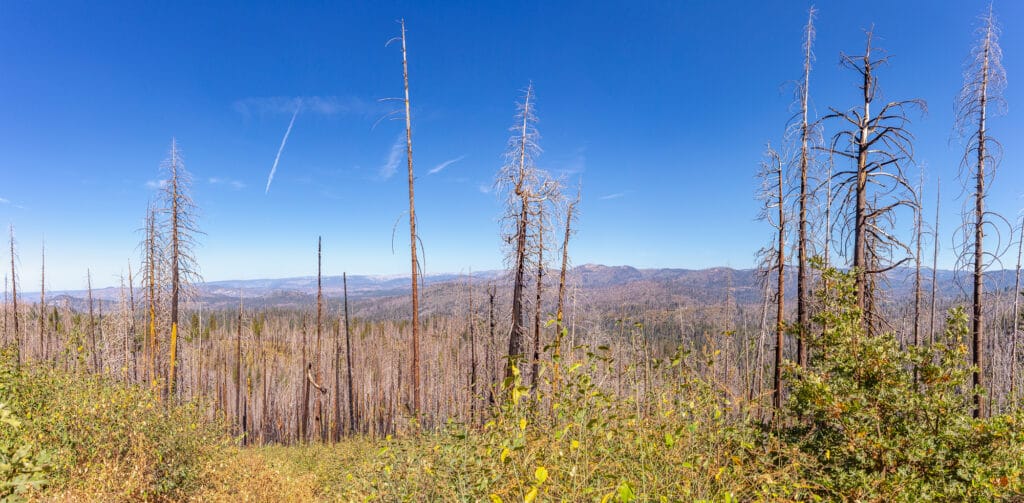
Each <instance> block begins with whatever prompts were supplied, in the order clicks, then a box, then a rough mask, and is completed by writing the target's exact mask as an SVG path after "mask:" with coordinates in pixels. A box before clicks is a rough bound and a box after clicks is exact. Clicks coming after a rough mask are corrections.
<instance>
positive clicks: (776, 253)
mask: <svg viewBox="0 0 1024 503" xmlns="http://www.w3.org/2000/svg"><path fill="white" fill-rule="evenodd" d="M759 177H760V178H761V181H762V190H761V193H760V199H761V200H762V201H763V207H762V213H761V218H762V219H763V220H766V221H767V222H768V223H769V224H770V225H771V226H772V227H773V228H774V229H775V230H776V231H778V234H777V235H776V236H775V237H774V239H773V241H775V242H774V243H773V246H772V247H771V248H772V249H771V250H770V251H769V252H768V253H769V256H768V257H766V262H767V264H770V268H771V269H774V270H775V274H776V279H777V284H776V290H775V306H776V311H775V375H774V388H773V392H772V405H773V407H774V408H775V411H776V413H775V415H774V416H773V417H776V418H777V417H778V411H780V410H781V409H782V360H783V358H782V356H783V350H784V349H785V330H786V317H785V312H786V309H785V304H786V221H787V216H786V200H785V197H786V196H785V192H784V186H785V177H784V173H783V169H782V158H781V156H779V154H778V152H776V151H775V150H774V149H772V147H771V145H769V146H768V148H767V150H766V151H765V160H764V161H762V162H761V170H760V173H759Z"/></svg>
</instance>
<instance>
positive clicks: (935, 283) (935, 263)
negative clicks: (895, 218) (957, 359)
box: [928, 179, 942, 345]
mask: <svg viewBox="0 0 1024 503" xmlns="http://www.w3.org/2000/svg"><path fill="white" fill-rule="evenodd" d="M941 189H942V179H936V180H935V224H934V225H933V227H932V240H933V242H932V292H931V308H930V312H931V319H930V320H928V344H929V345H931V344H933V343H934V342H935V315H936V314H937V313H936V311H935V298H936V296H937V295H936V294H937V293H938V289H939V203H940V201H942V197H941V192H942V190H941Z"/></svg>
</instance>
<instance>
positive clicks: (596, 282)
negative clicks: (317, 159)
mask: <svg viewBox="0 0 1024 503" xmlns="http://www.w3.org/2000/svg"><path fill="white" fill-rule="evenodd" d="M921 274H922V277H923V280H924V284H925V288H926V290H927V289H929V288H930V286H929V284H930V280H931V270H930V269H922V272H921ZM553 276H554V275H549V279H551V278H552V277H553ZM986 276H987V278H988V281H987V283H988V287H989V288H990V289H993V288H994V289H999V290H1002V289H1007V288H1012V287H1013V284H1014V279H1015V278H1014V271H1011V270H1001V271H993V272H990V273H988V274H987V275H986ZM570 277H571V279H572V281H573V282H574V284H575V285H577V286H578V287H579V288H581V289H582V290H583V291H584V292H595V293H601V294H602V295H605V296H607V295H613V294H614V293H615V292H616V291H621V293H620V295H622V296H623V297H631V296H632V297H634V300H637V299H639V298H640V297H645V298H649V297H657V296H662V297H667V298H668V299H672V298H675V299H686V300H689V301H697V300H703V301H706V302H720V301H721V300H722V299H724V298H725V297H726V291H727V290H731V295H732V296H733V298H735V299H736V301H737V302H740V303H754V302H759V301H760V299H761V295H763V287H762V286H760V285H761V283H760V282H759V277H758V272H757V271H756V270H754V269H732V268H728V267H713V268H708V269H676V268H658V269H638V268H635V267H632V266H626V265H622V266H606V265H600V264H584V265H580V266H576V267H574V268H573V269H572V270H571V272H570ZM468 278H469V276H468V275H466V274H455V273H440V274H428V275H426V276H425V277H424V283H425V284H426V285H427V286H428V287H441V286H443V285H445V284H456V283H460V282H465V281H467V280H468ZM472 279H473V282H474V283H476V284H479V283H490V282H498V283H501V282H504V281H507V280H508V276H507V274H506V271H501V270H491V271H474V272H473V275H472ZM937 279H938V285H939V288H938V291H939V293H940V295H942V296H945V297H955V296H958V295H960V294H961V293H962V291H963V290H961V288H960V287H959V286H957V284H956V282H955V273H954V272H953V271H949V270H942V269H940V270H939V271H938V275H937ZM322 284H323V292H324V295H325V296H326V297H329V298H340V297H341V296H342V293H343V288H344V285H343V281H342V277H341V276H324V277H323V278H322ZM888 284H889V286H888V288H889V291H890V292H892V295H894V296H903V295H909V294H910V293H911V292H912V291H913V287H914V270H913V269H912V268H897V269H894V270H892V271H890V272H889V273H888ZM316 287H317V285H316V276H301V277H292V278H276V279H273V278H268V279H248V280H224V281H211V282H206V283H202V284H200V285H198V286H197V287H196V288H197V291H198V298H197V300H198V301H199V302H202V303H203V304H205V305H209V306H218V305H230V304H237V302H238V300H239V297H241V299H242V300H243V301H244V302H245V303H246V305H250V306H262V307H273V306H289V305H301V304H303V303H305V302H308V301H309V299H310V298H311V297H312V296H315V294H316ZM408 291H409V276H402V275H397V276H381V275H350V276H348V292H349V296H350V297H351V298H353V299H372V298H386V297H395V296H400V295H406V294H408ZM631 292H633V293H631ZM634 293H635V294H637V295H634ZM794 293H795V274H790V275H789V280H788V281H787V294H794ZM38 295H39V294H38V293H32V292H28V293H25V294H23V296H24V297H25V299H26V300H28V301H30V302H31V301H32V299H33V298H38ZM120 295H121V291H120V289H119V288H116V287H107V288H99V289H94V290H93V297H94V298H95V299H98V300H103V301H105V302H110V301H115V302H116V301H118V300H119V299H120ZM140 295H142V289H141V287H136V296H137V301H138V300H140V299H139V298H138V297H139V296H140ZM48 297H49V298H48V301H49V302H51V303H60V302H62V301H63V300H65V299H66V300H68V301H69V302H71V303H72V304H73V305H77V304H78V303H79V302H81V300H82V299H84V298H85V297H86V291H84V290H75V291H60V292H50V293H49V296H48ZM626 300H628V299H626ZM647 301H648V302H649V301H650V299H648V300H647Z"/></svg>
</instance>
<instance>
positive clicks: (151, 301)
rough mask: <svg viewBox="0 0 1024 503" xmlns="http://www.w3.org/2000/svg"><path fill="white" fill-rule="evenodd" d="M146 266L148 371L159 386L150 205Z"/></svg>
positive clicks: (153, 384)
mask: <svg viewBox="0 0 1024 503" xmlns="http://www.w3.org/2000/svg"><path fill="white" fill-rule="evenodd" d="M146 267H147V269H148V274H147V277H146V280H147V287H148V288H147V290H146V303H147V304H148V307H149V310H148V311H149V312H148V315H149V320H148V321H149V323H148V331H147V332H148V334H149V340H148V342H147V343H146V373H147V374H148V377H149V382H150V386H151V387H152V388H153V389H156V387H157V370H156V354H157V338H156V304H157V300H156V212H155V210H154V208H152V207H150V208H149V212H148V213H147V214H146Z"/></svg>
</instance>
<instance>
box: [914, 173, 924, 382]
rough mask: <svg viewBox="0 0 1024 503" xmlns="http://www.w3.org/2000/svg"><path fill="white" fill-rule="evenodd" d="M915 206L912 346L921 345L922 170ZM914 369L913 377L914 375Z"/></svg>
mask: <svg viewBox="0 0 1024 503" xmlns="http://www.w3.org/2000/svg"><path fill="white" fill-rule="evenodd" d="M917 198H918V199H917V208H915V209H914V242H915V245H916V248H917V249H916V250H915V251H914V331H913V333H914V346H917V347H920V346H921V236H922V234H923V233H924V230H923V227H924V218H923V217H922V214H923V212H924V204H923V202H924V172H922V173H921V181H920V183H918V185H917ZM916 374H917V372H916V370H915V377H916Z"/></svg>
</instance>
